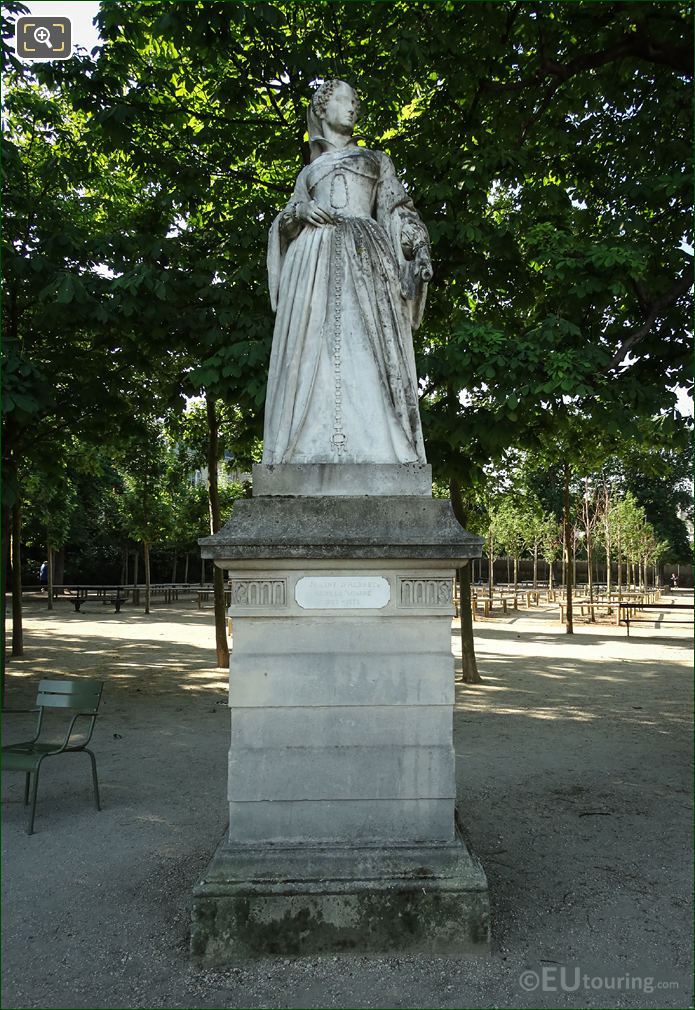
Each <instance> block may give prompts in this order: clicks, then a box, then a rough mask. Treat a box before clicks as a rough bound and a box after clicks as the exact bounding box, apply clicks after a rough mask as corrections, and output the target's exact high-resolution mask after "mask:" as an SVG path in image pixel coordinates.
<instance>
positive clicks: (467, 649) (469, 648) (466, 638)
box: [449, 477, 483, 684]
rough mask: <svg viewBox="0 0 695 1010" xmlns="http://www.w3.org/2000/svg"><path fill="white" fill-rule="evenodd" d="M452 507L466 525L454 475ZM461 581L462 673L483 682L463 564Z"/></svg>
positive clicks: (468, 573)
mask: <svg viewBox="0 0 695 1010" xmlns="http://www.w3.org/2000/svg"><path fill="white" fill-rule="evenodd" d="M449 493H450V495H451V507H452V509H453V512H454V515H455V516H456V519H457V520H458V521H459V522H460V523H461V525H462V526H465V518H466V517H465V515H464V508H463V498H462V496H461V485H460V484H459V483H458V481H456V480H454V479H453V477H452V478H451V480H450V481H449ZM457 575H458V583H459V615H460V618H461V673H462V675H463V682H464V684H482V682H483V679H482V677H481V676H480V673H479V672H478V663H477V661H476V658H475V644H474V641H473V613H472V611H471V569H470V567H469V565H463V567H462V568H459V569H458V572H457Z"/></svg>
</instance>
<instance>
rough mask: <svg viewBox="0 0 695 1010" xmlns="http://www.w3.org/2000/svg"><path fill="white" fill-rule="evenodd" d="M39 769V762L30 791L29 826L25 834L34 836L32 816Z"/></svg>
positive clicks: (34, 808) (34, 807) (34, 809)
mask: <svg viewBox="0 0 695 1010" xmlns="http://www.w3.org/2000/svg"><path fill="white" fill-rule="evenodd" d="M40 768H41V762H39V763H38V764H37V766H36V771H35V772H34V786H33V789H32V790H31V810H30V811H29V825H28V827H27V834H28V835H33V834H34V816H35V815H36V793H37V792H38V788H39V770H40Z"/></svg>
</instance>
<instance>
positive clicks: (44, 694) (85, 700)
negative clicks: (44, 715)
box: [36, 680, 104, 715]
mask: <svg viewBox="0 0 695 1010" xmlns="http://www.w3.org/2000/svg"><path fill="white" fill-rule="evenodd" d="M103 686H104V683H103V681H101V680H41V681H39V691H38V694H37V695H36V704H37V706H40V707H41V708H72V709H79V711H80V712H85V713H88V714H90V715H91V714H93V713H94V714H96V710H97V709H98V707H99V700H100V698H101V691H102V688H103Z"/></svg>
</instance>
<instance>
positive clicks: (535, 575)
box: [533, 544, 538, 589]
mask: <svg viewBox="0 0 695 1010" xmlns="http://www.w3.org/2000/svg"><path fill="white" fill-rule="evenodd" d="M533 588H534V589H538V544H534V545H533Z"/></svg>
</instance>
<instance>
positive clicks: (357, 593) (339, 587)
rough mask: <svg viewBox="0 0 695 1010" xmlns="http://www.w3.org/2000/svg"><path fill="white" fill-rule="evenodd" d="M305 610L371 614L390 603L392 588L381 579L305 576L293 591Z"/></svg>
mask: <svg viewBox="0 0 695 1010" xmlns="http://www.w3.org/2000/svg"><path fill="white" fill-rule="evenodd" d="M294 598H295V600H296V601H297V603H298V604H299V606H300V607H302V608H303V609H304V610H374V609H378V608H381V607H385V606H386V604H387V603H388V602H389V600H390V599H391V587H390V585H389V583H388V580H387V579H384V578H382V577H381V576H373V577H365V576H356V575H355V576H348V575H344V576H337V577H335V578H331V577H328V576H322V575H306V576H304V578H302V579H299V580H298V582H297V585H296V586H295V588H294Z"/></svg>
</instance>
